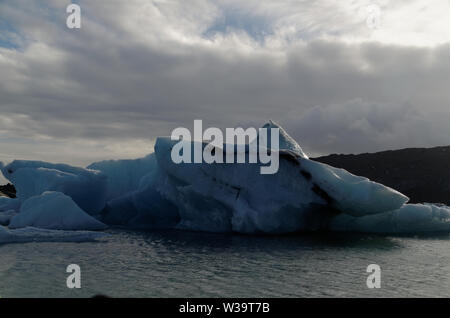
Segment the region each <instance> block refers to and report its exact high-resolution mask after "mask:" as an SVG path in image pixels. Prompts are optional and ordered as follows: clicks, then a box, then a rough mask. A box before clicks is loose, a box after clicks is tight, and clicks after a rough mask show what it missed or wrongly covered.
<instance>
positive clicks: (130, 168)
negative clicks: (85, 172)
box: [87, 154, 156, 201]
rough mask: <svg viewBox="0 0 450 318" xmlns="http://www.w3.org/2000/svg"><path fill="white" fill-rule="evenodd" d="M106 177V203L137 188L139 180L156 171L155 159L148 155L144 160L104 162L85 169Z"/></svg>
mask: <svg viewBox="0 0 450 318" xmlns="http://www.w3.org/2000/svg"><path fill="white" fill-rule="evenodd" d="M87 169H89V170H96V171H100V172H102V173H103V174H104V175H106V176H107V181H106V188H107V190H106V201H110V200H112V199H115V198H118V197H120V196H122V195H124V194H127V193H130V192H132V191H135V190H137V189H138V188H139V185H140V181H141V179H142V178H143V177H144V176H145V175H147V174H149V173H152V172H155V171H156V158H155V155H154V154H149V155H148V156H146V157H144V158H139V159H130V160H105V161H100V162H95V163H93V164H91V165H89V166H88V167H87Z"/></svg>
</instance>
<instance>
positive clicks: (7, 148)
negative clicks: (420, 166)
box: [0, 0, 450, 163]
mask: <svg viewBox="0 0 450 318" xmlns="http://www.w3.org/2000/svg"><path fill="white" fill-rule="evenodd" d="M46 3H47V5H46V6H45V7H43V6H42V2H36V3H34V4H29V2H28V1H6V2H4V3H2V4H0V6H1V7H2V10H1V11H0V12H1V13H0V17H1V18H3V15H7V20H8V23H10V24H11V25H13V26H14V28H15V29H16V30H17V36H19V35H20V36H21V41H19V42H18V43H17V45H18V46H20V48H16V49H14V47H13V46H11V45H10V46H9V47H3V48H1V47H0V74H1V78H2V81H1V82H0V96H1V100H0V114H1V119H0V125H1V126H0V133H1V134H2V135H3V138H2V139H0V159H2V158H3V159H4V160H8V158H9V157H8V158H7V156H6V155H5V154H9V155H11V153H12V152H19V153H20V154H21V156H24V157H28V156H31V155H37V156H38V157H40V158H41V157H43V155H42V153H41V152H38V151H35V150H33V149H34V148H33V146H30V145H32V144H40V145H42V147H45V149H47V151H46V153H51V152H52V151H53V152H54V153H59V154H58V156H57V157H58V158H61V159H60V160H61V161H76V162H79V163H81V162H82V163H85V162H84V161H83V160H81V159H80V158H81V157H83V155H84V157H85V158H89V159H91V158H92V159H97V157H99V158H100V157H108V156H111V157H117V156H123V157H130V156H134V155H139V154H142V153H143V152H148V151H147V148H144V149H143V147H142V144H145V143H146V142H151V140H153V139H154V138H155V137H157V136H158V135H168V134H170V132H171V130H172V129H174V128H176V127H178V126H185V127H188V128H190V127H191V126H192V123H193V120H194V119H203V120H204V124H205V125H207V126H218V127H222V128H224V127H233V126H236V125H244V126H248V125H260V124H262V123H264V122H265V121H266V120H268V119H274V120H277V121H280V122H281V123H282V124H285V125H286V129H287V130H288V131H291V132H293V135H294V136H295V137H296V138H298V140H300V141H301V142H302V143H303V144H304V145H305V148H306V150H308V151H309V152H310V153H327V152H361V151H374V150H380V149H384V148H398V147H408V146H415V145H438V144H445V143H447V144H450V131H449V129H448V128H447V126H448V125H445V123H446V120H447V119H449V115H450V110H449V102H450V92H449V90H448V86H449V85H448V84H449V82H448V79H449V78H450V66H449V63H448V60H449V57H450V46H449V45H446V44H442V45H433V46H425V47H418V46H413V45H405V44H402V45H393V44H386V43H384V44H383V43H380V42H373V41H372V42H368V43H364V42H348V41H343V40H342V41H341V40H340V39H339V38H332V39H329V38H328V39H325V38H321V39H316V40H310V41H307V42H305V41H303V40H298V41H291V42H289V44H286V43H284V42H283V41H282V42H283V43H284V44H283V43H282V44H276V45H272V44H270V43H272V42H273V41H275V40H279V39H284V38H283V36H282V34H284V33H283V32H285V31H283V30H284V29H282V26H280V25H279V24H277V23H278V22H276V23H275V22H273V21H272V23H274V25H275V26H276V27H277V28H275V29H274V30H278V31H273V32H272V33H271V34H270V36H268V38H267V39H264V40H262V39H261V38H260V34H259V33H258V35H257V37H258V38H256V39H255V38H254V37H256V36H255V35H254V34H253V35H252V32H245V23H243V22H242V23H243V24H242V25H240V24H238V23H237V22H236V20H233V19H231V21H232V22H229V23H231V24H232V28H226V27H225V26H224V25H223V23H226V21H225V22H224V20H223V14H222V13H221V11H220V8H221V7H220V6H215V5H213V4H211V3H209V2H206V1H195V2H193V4H192V5H191V6H187V5H183V4H181V3H178V2H168V3H165V2H161V3H159V2H156V3H153V4H151V3H150V2H143V1H137V0H136V1H130V2H126V3H125V2H120V1H109V2H108V3H106V2H104V1H95V2H91V1H90V2H83V1H80V4H81V7H82V12H83V20H82V29H81V30H69V29H67V28H66V27H65V16H66V14H65V5H66V4H65V3H64V2H58V1H50V2H46ZM23 8H25V9H24V10H22V9H23ZM313 13H314V12H312V13H311V14H313ZM230 14H231V13H230V11H227V12H226V17H227V19H228V21H230V18H229V15H230ZM265 14H266V15H267V12H265ZM278 15H280V16H282V14H281V13H279V14H278ZM5 18H6V17H5ZM312 18H313V17H310V19H312ZM221 19H222V20H221ZM341 19H342V17H340V18H339V20H338V21H341ZM243 20H245V18H243V17H242V16H239V21H243ZM218 21H219V22H218ZM249 21H252V20H251V19H250V20H249ZM253 21H257V22H258V23H259V24H262V23H264V24H265V25H264V28H268V29H270V27H271V24H270V23H271V21H270V19H268V18H267V16H264V17H262V18H254V19H253ZM240 23H241V22H240ZM266 23H267V25H266ZM352 23H353V21H352ZM219 26H220V27H219ZM239 27H242V28H244V29H243V30H236V28H238V29H239ZM230 29H231V30H232V31H229V30H230ZM225 30H226V32H225ZM280 30H282V31H280ZM301 30H302V31H304V29H301ZM313 30H314V32H317V27H314V28H313ZM213 31H214V32H213ZM310 31H311V30H310ZM222 32H225V33H222ZM277 32H278V33H277ZM311 32H312V31H311ZM311 32H307V33H308V34H311ZM364 32H365V31H364ZM297 33H298V32H297ZM297 33H296V34H297ZM304 33H305V32H304ZM271 41H272V42H271ZM277 43H278V42H277ZM13 137H14V138H17V137H21V138H22V140H25V141H24V143H25V144H27V145H28V147H29V149H31V150H30V152H29V153H27V152H26V151H21V150H20V148H18V146H17V142H16V140H15V139H14V141H13V139H11V138H13ZM33 140H37V142H32V141H33ZM61 143H64V144H66V145H67V144H72V145H76V148H77V150H70V147H69V148H67V147H62V146H61ZM125 144H128V145H129V147H128V148H125V146H124V145H125ZM52 147H53V148H52ZM61 149H64V152H65V154H63V153H60V151H61ZM74 151H78V152H79V153H78V156H77V157H76V159H73V158H74V156H73V153H72V152H74ZM93 152H95V153H96V155H93ZM1 156H3V157H1ZM65 156H66V157H65ZM65 158H66V159H65ZM46 159H47V157H46ZM58 160H59V159H58Z"/></svg>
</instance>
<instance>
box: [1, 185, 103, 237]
mask: <svg viewBox="0 0 450 318" xmlns="http://www.w3.org/2000/svg"><path fill="white" fill-rule="evenodd" d="M23 227H37V228H42V229H54V230H104V229H106V225H104V224H103V223H101V222H100V221H98V220H96V219H94V218H93V217H92V216H90V215H89V214H87V213H86V212H84V211H83V210H81V209H80V208H79V207H78V206H77V205H76V204H75V202H74V201H73V200H72V199H71V198H70V197H69V196H66V195H65V194H63V193H61V192H44V193H43V194H41V195H39V196H34V197H31V198H29V199H27V200H26V201H25V202H24V203H23V204H22V206H21V208H20V212H19V213H18V214H16V215H14V216H13V217H12V218H11V220H10V223H9V228H10V229H17V228H23Z"/></svg>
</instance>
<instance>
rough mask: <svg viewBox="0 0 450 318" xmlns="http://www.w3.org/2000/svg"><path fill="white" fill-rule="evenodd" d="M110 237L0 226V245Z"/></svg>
mask: <svg viewBox="0 0 450 318" xmlns="http://www.w3.org/2000/svg"><path fill="white" fill-rule="evenodd" d="M105 236H108V234H106V233H102V232H92V231H60V230H45V229H38V228H34V227H26V228H22V229H17V230H11V229H7V228H6V227H3V226H0V244H7V243H28V242H92V241H96V240H98V239H100V238H103V237H105Z"/></svg>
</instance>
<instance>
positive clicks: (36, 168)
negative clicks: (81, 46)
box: [0, 121, 450, 234]
mask: <svg viewBox="0 0 450 318" xmlns="http://www.w3.org/2000/svg"><path fill="white" fill-rule="evenodd" d="M263 127H264V128H279V129H280V134H279V138H280V139H279V146H280V147H279V149H277V150H276V149H270V148H269V149H266V150H270V151H271V153H272V152H273V153H276V154H277V155H278V157H279V169H278V171H277V172H276V173H274V174H261V167H262V166H264V164H263V163H261V162H256V163H205V162H203V163H183V162H182V163H175V162H174V161H172V158H171V152H172V149H174V146H175V145H176V144H177V143H178V142H182V143H187V146H188V147H191V149H195V148H197V149H204V148H205V147H207V146H208V144H206V143H203V142H199V141H188V140H182V141H178V140H172V139H171V138H170V137H159V138H157V140H156V144H155V151H154V153H152V154H149V155H148V156H146V157H144V158H140V159H134V160H109V161H101V162H96V163H93V164H91V165H89V166H88V167H87V168H86V169H84V168H76V167H71V166H68V165H63V164H51V163H44V162H38V161H14V162H12V163H10V164H9V165H7V166H5V167H2V168H1V170H2V172H3V174H4V175H5V177H6V178H8V179H9V180H10V181H12V182H13V184H14V185H15V186H16V188H17V195H18V199H1V198H0V211H1V210H2V209H3V210H4V211H6V210H10V211H11V210H12V212H8V215H9V216H5V221H4V222H3V223H5V224H6V223H7V222H9V227H10V230H9V231H13V229H14V228H17V227H29V226H33V227H40V228H46V229H59V230H68V229H70V230H74V229H80V230H81V229H83V230H101V229H104V228H105V224H108V225H112V226H120V227H126V228H140V229H154V228H171V229H172V228H175V229H184V230H194V231H209V232H238V233H250V234H253V233H266V234H278V233H292V232H301V231H358V232H369V233H412V232H432V231H450V222H449V221H448V220H449V219H450V208H449V207H445V206H438V205H431V204H407V202H408V201H409V198H408V197H406V196H405V195H403V194H402V193H400V192H398V191H396V190H394V189H392V188H390V187H387V186H384V185H382V184H379V183H376V182H373V181H371V180H369V179H367V178H364V177H360V176H356V175H353V174H351V173H349V172H348V171H346V170H343V169H338V168H335V167H332V166H329V165H326V164H322V163H319V162H316V161H313V160H311V159H309V158H308V156H307V155H306V153H305V152H304V151H303V149H302V148H301V147H300V146H299V145H298V143H297V142H296V141H295V140H294V139H293V138H292V137H291V136H289V135H288V133H287V132H286V131H285V130H284V129H283V128H282V127H281V126H280V125H278V124H277V123H275V122H273V121H270V122H269V123H267V124H266V125H264V126H263ZM269 131H270V130H269ZM268 139H269V140H270V139H271V138H270V136H269V138H268ZM253 142H255V141H253ZM269 147H270V145H269ZM230 148H231V149H233V148H232V147H227V145H222V146H221V145H214V151H219V153H222V154H223V155H224V156H226V155H227V154H226V150H225V149H227V150H228V149H230ZM234 149H238V151H244V152H245V153H246V155H248V152H249V151H250V149H251V147H249V145H244V147H242V145H241V146H239V147H235V148H234ZM191 155H192V156H193V152H192V151H191ZM191 162H194V160H191ZM47 191H53V192H47ZM19 208H20V212H19V213H17V214H14V211H16V212H17V211H18V210H19ZM85 212H87V213H85ZM89 214H91V215H95V216H96V217H97V218H98V219H95V218H94V217H91V216H90V215H89ZM5 215H6V214H5ZM7 218H9V220H7ZM102 222H103V223H102Z"/></svg>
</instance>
